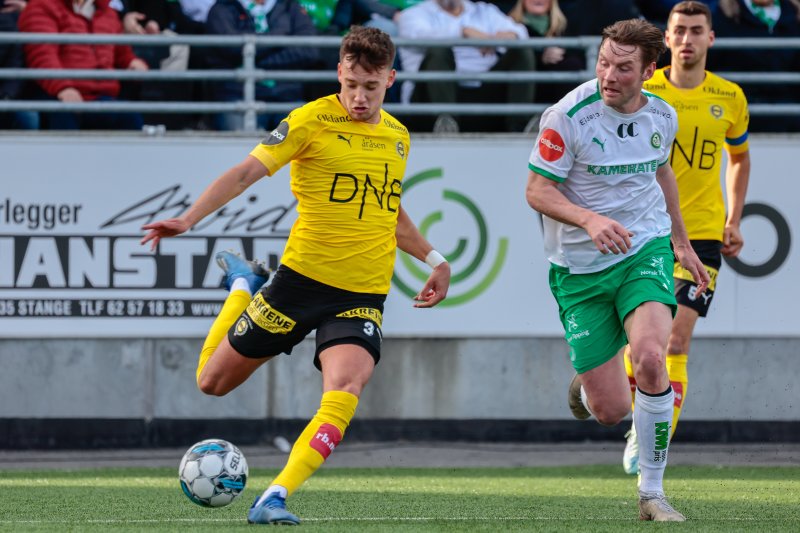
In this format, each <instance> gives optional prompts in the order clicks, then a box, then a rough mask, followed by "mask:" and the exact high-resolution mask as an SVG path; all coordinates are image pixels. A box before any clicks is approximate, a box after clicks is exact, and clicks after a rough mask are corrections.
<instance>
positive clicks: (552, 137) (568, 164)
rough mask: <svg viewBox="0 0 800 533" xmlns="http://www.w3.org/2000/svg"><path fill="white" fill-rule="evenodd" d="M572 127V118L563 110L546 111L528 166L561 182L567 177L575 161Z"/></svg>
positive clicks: (550, 109) (551, 109) (552, 109)
mask: <svg viewBox="0 0 800 533" xmlns="http://www.w3.org/2000/svg"><path fill="white" fill-rule="evenodd" d="M572 128H573V127H572V123H571V121H570V119H569V118H568V117H567V116H566V115H564V113H562V112H561V111H557V110H556V109H554V108H552V107H551V108H549V109H548V110H547V111H545V112H544V114H543V115H542V120H541V123H540V126H539V135H538V136H537V137H536V144H535V145H534V147H533V150H532V151H531V156H530V159H529V160H528V168H529V169H531V170H532V171H534V172H536V173H538V174H541V175H542V176H544V177H546V178H550V179H551V180H554V181H557V182H559V183H560V182H562V181H564V180H565V179H567V175H568V174H569V171H570V170H571V169H572V165H573V164H574V162H575V151H574V147H573V146H572V144H573V139H574V133H573V131H572Z"/></svg>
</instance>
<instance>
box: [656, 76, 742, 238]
mask: <svg viewBox="0 0 800 533" xmlns="http://www.w3.org/2000/svg"><path fill="white" fill-rule="evenodd" d="M668 70H669V67H666V68H662V69H659V70H656V72H655V74H654V75H653V77H652V78H651V79H650V80H649V81H646V82H645V83H644V90H645V91H648V92H651V93H653V94H655V95H657V96H659V97H661V98H663V99H664V100H666V101H667V102H668V103H669V104H671V105H672V107H674V108H675V110H676V111H677V113H678V133H677V135H676V136H675V141H674V142H673V143H672V153H671V154H670V164H671V165H672V168H673V170H674V171H675V176H676V177H677V180H678V193H679V194H680V204H681V214H682V215H683V220H684V223H685V224H686V229H687V231H688V232H689V238H690V239H709V240H716V241H722V237H723V231H724V228H725V200H724V196H723V189H722V178H721V176H720V171H721V168H722V149H723V147H724V148H725V150H727V152H728V153H729V154H740V153H743V152H746V151H747V150H748V143H747V126H748V123H749V121H750V115H749V112H748V110H747V99H746V98H745V96H744V92H742V89H741V87H739V86H738V85H736V84H735V83H733V82H730V81H728V80H726V79H724V78H720V77H719V76H717V75H716V74H713V73H711V72H708V71H706V77H705V79H704V80H703V83H701V84H700V85H698V86H697V87H695V88H693V89H679V88H677V87H675V86H674V85H673V84H672V83H670V81H669V79H668V78H667V71H668Z"/></svg>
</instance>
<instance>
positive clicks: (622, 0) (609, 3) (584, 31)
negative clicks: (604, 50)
mask: <svg viewBox="0 0 800 533" xmlns="http://www.w3.org/2000/svg"><path fill="white" fill-rule="evenodd" d="M560 7H561V11H563V12H564V15H565V16H566V17H567V20H568V21H570V24H569V27H568V28H567V32H566V33H565V35H569V36H579V35H600V34H601V33H602V32H603V28H605V27H606V26H610V25H612V24H614V23H615V22H617V21H618V20H627V19H632V18H639V17H641V16H642V14H641V13H640V12H639V9H638V8H637V7H636V2H635V1H634V0H591V1H588V0H561V4H560Z"/></svg>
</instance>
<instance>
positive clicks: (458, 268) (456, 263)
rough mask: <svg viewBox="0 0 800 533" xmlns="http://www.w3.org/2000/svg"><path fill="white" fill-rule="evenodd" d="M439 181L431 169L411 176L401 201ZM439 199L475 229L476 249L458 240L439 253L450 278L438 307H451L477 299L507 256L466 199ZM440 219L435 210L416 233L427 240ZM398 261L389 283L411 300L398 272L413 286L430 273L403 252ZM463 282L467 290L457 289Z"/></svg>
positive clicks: (448, 194)
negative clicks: (486, 263)
mask: <svg viewBox="0 0 800 533" xmlns="http://www.w3.org/2000/svg"><path fill="white" fill-rule="evenodd" d="M443 177H444V172H443V171H442V169H441V168H432V169H428V170H424V171H422V172H420V173H418V174H415V175H413V176H411V177H410V178H408V179H406V180H404V181H403V197H404V198H405V196H406V195H407V194H408V192H409V191H410V190H412V189H413V188H414V187H416V186H418V185H422V184H427V185H429V184H431V180H438V179H441V178H443ZM442 198H443V199H444V200H445V202H448V203H453V204H455V205H456V206H457V207H458V208H460V209H462V210H463V211H465V212H466V214H467V215H468V216H470V217H471V218H472V219H473V220H474V221H475V228H476V229H477V236H476V238H477V241H478V242H477V245H476V246H469V243H470V242H469V240H468V238H467V237H461V238H459V239H458V240H457V241H456V243H455V245H454V246H453V247H452V249H451V250H450V251H449V252H447V253H444V251H443V250H442V255H444V257H445V259H447V261H448V262H449V263H450V268H451V272H452V275H451V276H450V289H449V290H448V292H447V299H446V300H443V301H442V302H441V303H440V304H439V307H454V306H457V305H461V304H464V303H467V302H469V301H470V300H473V299H475V298H477V297H478V296H480V295H481V294H483V293H484V292H485V291H486V290H487V289H488V288H489V287H490V286H491V285H492V283H494V280H495V279H496V278H497V276H498V275H499V274H500V271H501V270H502V269H503V265H504V264H505V260H506V255H507V253H508V238H507V237H500V238H499V239H497V240H496V241H494V242H490V240H489V227H488V225H487V223H486V219H485V217H484V216H483V213H481V210H480V209H479V208H478V205H477V204H476V203H475V202H474V201H473V200H472V199H471V198H469V197H468V196H467V195H465V194H463V193H461V192H458V191H454V190H451V189H443V190H442ZM443 219H444V214H443V212H442V211H438V210H437V211H434V212H433V213H431V214H429V215H428V216H426V217H424V218H423V219H422V221H421V222H420V224H419V231H420V233H422V235H423V236H425V237H427V236H428V233H429V231H430V229H431V228H432V227H433V225H434V224H436V223H437V222H441V221H442V220H443ZM469 249H474V250H475V251H474V253H473V255H472V257H469V256H465V252H467V250H469ZM492 249H494V250H495V252H494V258H493V259H491V262H490V264H489V267H488V271H486V269H485V268H484V269H482V270H483V271H486V273H485V274H484V275H483V276H482V277H481V278H480V279H475V278H476V277H477V276H478V274H479V273H478V272H477V271H478V269H479V268H480V267H481V264H482V263H483V262H484V260H486V259H489V258H490V257H491V255H490V254H491V251H492ZM398 258H399V259H400V261H399V263H401V264H402V265H403V269H400V268H398V266H397V265H396V266H395V270H394V274H393V275H392V283H393V284H394V286H395V287H397V288H398V290H400V292H402V293H403V294H405V295H406V296H408V297H409V298H412V299H413V298H414V296H416V294H417V293H416V291H415V290H414V289H413V288H412V286H411V284H410V283H406V282H405V281H404V280H403V278H402V276H401V273H400V271H401V270H404V271H405V273H406V274H408V275H410V276H411V277H413V278H415V281H414V282H413V284H414V285H416V283H417V282H421V283H425V281H427V279H428V276H429V275H430V269H428V268H426V267H422V268H421V267H420V264H419V262H418V261H417V260H416V259H414V258H413V257H411V256H409V255H408V254H406V253H405V252H399V255H398ZM464 282H469V283H468V287H466V288H459V285H461V284H463V283H464ZM462 287H463V285H462Z"/></svg>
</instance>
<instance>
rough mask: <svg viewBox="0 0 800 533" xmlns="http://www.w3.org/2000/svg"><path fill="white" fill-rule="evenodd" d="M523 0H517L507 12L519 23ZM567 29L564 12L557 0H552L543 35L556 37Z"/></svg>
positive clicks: (520, 21)
mask: <svg viewBox="0 0 800 533" xmlns="http://www.w3.org/2000/svg"><path fill="white" fill-rule="evenodd" d="M524 4H525V0H517V3H516V4H514V7H512V8H511V11H509V12H508V16H509V17H511V18H512V19H514V20H515V21H517V22H519V23H521V24H522V23H523V19H524V18H525V5H524ZM566 30H567V17H566V15H564V12H563V11H561V8H560V7H559V5H558V0H552V3H551V4H550V26H549V27H548V28H547V33H545V35H544V36H545V37H558V36H559V35H563V34H564V32H565V31H566Z"/></svg>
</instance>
